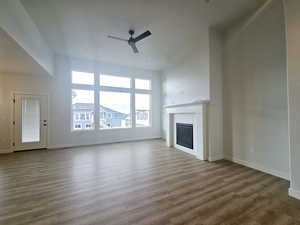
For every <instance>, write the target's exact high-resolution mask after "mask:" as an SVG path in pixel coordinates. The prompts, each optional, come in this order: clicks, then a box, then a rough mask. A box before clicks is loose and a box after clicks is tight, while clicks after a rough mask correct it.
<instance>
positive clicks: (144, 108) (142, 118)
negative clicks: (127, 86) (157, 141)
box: [135, 94, 151, 127]
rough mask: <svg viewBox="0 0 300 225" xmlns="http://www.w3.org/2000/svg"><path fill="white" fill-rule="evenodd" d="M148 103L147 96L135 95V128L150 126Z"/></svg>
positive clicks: (149, 99)
mask: <svg viewBox="0 0 300 225" xmlns="http://www.w3.org/2000/svg"><path fill="white" fill-rule="evenodd" d="M150 101H151V96H150V95H149V94H135V115H136V127H148V126H150V115H151V111H150V106H151V104H150Z"/></svg>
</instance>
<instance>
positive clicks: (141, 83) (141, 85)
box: [135, 79, 151, 90]
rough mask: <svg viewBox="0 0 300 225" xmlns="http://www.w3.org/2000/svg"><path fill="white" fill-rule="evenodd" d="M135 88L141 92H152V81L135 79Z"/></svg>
mask: <svg viewBox="0 0 300 225" xmlns="http://www.w3.org/2000/svg"><path fill="white" fill-rule="evenodd" d="M135 88H136V89H141V90H151V80H142V79H135Z"/></svg>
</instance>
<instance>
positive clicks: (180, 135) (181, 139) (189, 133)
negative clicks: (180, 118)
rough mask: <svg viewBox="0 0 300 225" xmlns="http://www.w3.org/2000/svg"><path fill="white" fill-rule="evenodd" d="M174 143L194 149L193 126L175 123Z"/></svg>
mask: <svg viewBox="0 0 300 225" xmlns="http://www.w3.org/2000/svg"><path fill="white" fill-rule="evenodd" d="M176 143H177V145H181V146H183V147H186V148H189V149H194V134H193V124H185V123H176Z"/></svg>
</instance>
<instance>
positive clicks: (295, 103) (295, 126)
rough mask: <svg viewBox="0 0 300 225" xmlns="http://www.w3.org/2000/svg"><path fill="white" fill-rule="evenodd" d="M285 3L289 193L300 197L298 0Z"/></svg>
mask: <svg viewBox="0 0 300 225" xmlns="http://www.w3.org/2000/svg"><path fill="white" fill-rule="evenodd" d="M285 3H286V7H285V8H286V24H287V50H288V51H287V52H288V55H287V59H288V60H287V62H288V95H289V132H290V160H291V188H290V194H291V195H292V196H294V197H297V198H299V199H300V150H299V146H300V138H299V134H300V42H299V40H300V1H298V0H286V1H285Z"/></svg>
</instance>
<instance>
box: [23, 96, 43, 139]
mask: <svg viewBox="0 0 300 225" xmlns="http://www.w3.org/2000/svg"><path fill="white" fill-rule="evenodd" d="M29 142H40V101H39V100H38V99H33V98H23V99H22V143H29Z"/></svg>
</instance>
